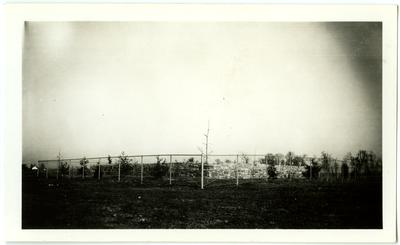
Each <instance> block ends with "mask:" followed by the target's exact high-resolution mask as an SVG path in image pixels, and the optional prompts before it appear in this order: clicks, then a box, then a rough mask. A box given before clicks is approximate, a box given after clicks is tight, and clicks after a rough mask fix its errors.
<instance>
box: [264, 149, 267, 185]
mask: <svg viewBox="0 0 400 245" xmlns="http://www.w3.org/2000/svg"><path fill="white" fill-rule="evenodd" d="M264 160H265V178H266V179H267V180H268V162H267V155H265V156H264Z"/></svg>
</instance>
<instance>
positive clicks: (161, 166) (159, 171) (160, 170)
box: [152, 157, 169, 179]
mask: <svg viewBox="0 0 400 245" xmlns="http://www.w3.org/2000/svg"><path fill="white" fill-rule="evenodd" d="M168 169H169V168H168V166H167V164H166V160H165V159H161V158H159V157H157V163H156V165H155V166H154V168H153V169H152V176H153V177H154V178H155V179H161V178H162V177H163V176H165V175H167V172H168Z"/></svg>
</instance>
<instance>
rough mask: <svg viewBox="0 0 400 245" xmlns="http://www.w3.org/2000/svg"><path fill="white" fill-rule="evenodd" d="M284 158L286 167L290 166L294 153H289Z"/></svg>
mask: <svg viewBox="0 0 400 245" xmlns="http://www.w3.org/2000/svg"><path fill="white" fill-rule="evenodd" d="M285 158H286V163H287V164H288V165H292V164H293V158H294V153H293V152H291V151H289V152H288V153H287V154H286V156H285Z"/></svg>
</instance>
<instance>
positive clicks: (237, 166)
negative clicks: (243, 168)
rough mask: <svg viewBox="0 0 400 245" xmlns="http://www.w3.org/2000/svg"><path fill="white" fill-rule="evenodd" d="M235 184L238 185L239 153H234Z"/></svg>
mask: <svg viewBox="0 0 400 245" xmlns="http://www.w3.org/2000/svg"><path fill="white" fill-rule="evenodd" d="M236 186H239V155H236Z"/></svg>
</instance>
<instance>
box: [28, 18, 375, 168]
mask: <svg viewBox="0 0 400 245" xmlns="http://www.w3.org/2000/svg"><path fill="white" fill-rule="evenodd" d="M22 93H23V111H22V113H23V128H22V130H23V131H22V132H23V162H24V163H34V162H35V161H37V160H39V159H41V160H44V159H56V157H57V155H58V152H59V151H60V152H61V155H62V157H64V158H79V157H83V156H86V157H98V156H107V155H109V154H110V155H119V154H120V153H121V151H124V152H125V153H126V154H129V155H137V154H161V153H199V150H198V148H199V147H200V148H204V145H203V142H204V133H205V132H206V130H207V124H208V122H209V125H210V136H209V142H210V145H209V148H210V151H212V152H213V153H215V154H217V153H218V154H226V153H230V154H237V153H247V154H254V153H257V154H264V153H286V152H288V151H293V152H295V153H296V154H307V155H316V156H319V155H320V153H321V152H322V151H326V152H329V153H331V154H332V155H333V156H334V157H337V158H341V157H342V156H343V155H344V154H345V153H347V152H353V153H354V152H356V151H358V150H360V149H365V150H372V151H374V152H375V153H376V154H377V155H378V156H380V155H381V152H382V149H381V148H382V26H381V23H378V22H348V23H346V22H331V23H319V22H302V23H300V22H297V23H295V22H287V23H274V22H26V23H25V31H24V52H23V91H22Z"/></svg>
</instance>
